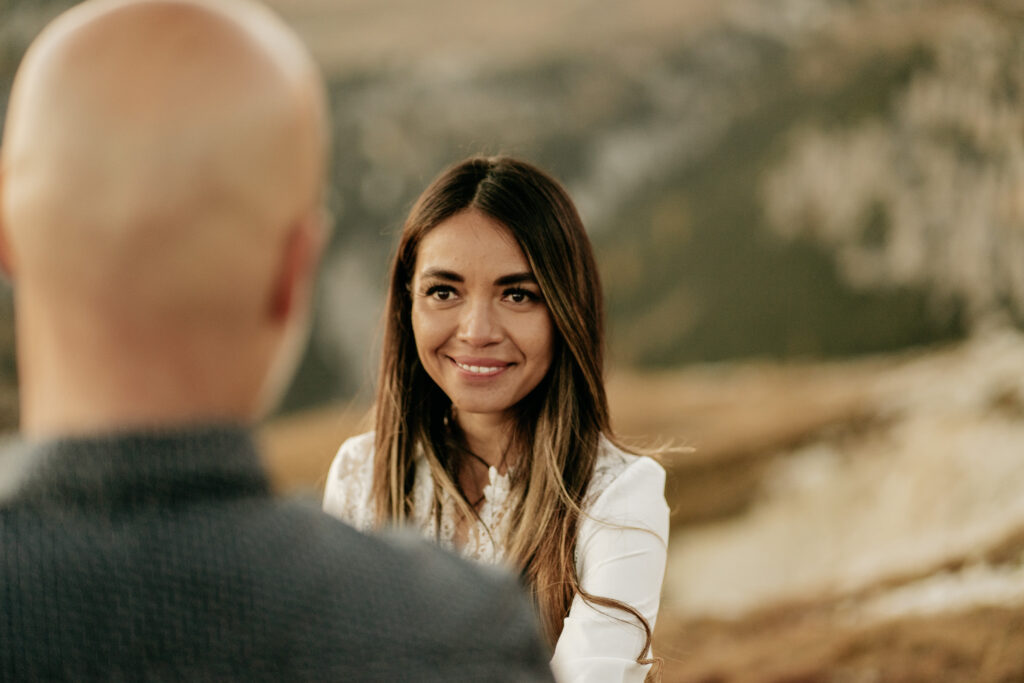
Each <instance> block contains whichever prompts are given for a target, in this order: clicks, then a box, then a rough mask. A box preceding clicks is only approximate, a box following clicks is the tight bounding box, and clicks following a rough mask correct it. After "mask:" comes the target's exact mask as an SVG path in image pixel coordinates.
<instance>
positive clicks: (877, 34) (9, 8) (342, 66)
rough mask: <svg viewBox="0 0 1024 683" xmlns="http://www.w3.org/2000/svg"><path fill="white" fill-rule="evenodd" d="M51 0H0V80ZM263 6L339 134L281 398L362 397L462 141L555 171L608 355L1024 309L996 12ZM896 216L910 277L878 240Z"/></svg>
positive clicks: (854, 1)
mask: <svg viewBox="0 0 1024 683" xmlns="http://www.w3.org/2000/svg"><path fill="white" fill-rule="evenodd" d="M67 4H68V3H67V2H63V1H54V0H51V1H50V2H47V1H46V0H40V1H39V2H31V3H30V2H25V1H24V0H5V4H4V5H3V9H2V11H3V14H4V21H3V22H0V26H2V28H0V31H2V35H3V39H4V40H3V41H2V42H3V44H4V55H5V56H4V58H3V62H2V66H3V70H4V71H5V73H4V74H0V77H2V78H7V79H8V80H9V75H10V74H9V71H10V69H11V68H13V64H14V61H15V60H14V56H15V55H17V54H20V50H22V49H24V46H25V45H26V44H27V42H28V40H29V39H30V38H31V36H32V35H33V34H34V32H35V30H38V27H39V26H40V25H41V24H42V22H43V21H44V20H45V18H46V17H48V16H50V15H52V14H53V13H54V12H55V11H57V9H59V8H60V7H62V6H65V5H67ZM272 5H273V6H274V7H275V8H276V9H278V10H279V11H280V12H281V13H282V15H283V16H284V17H285V19H286V20H288V21H290V22H291V23H292V24H293V25H294V26H296V27H297V29H298V30H299V31H300V33H302V35H303V36H304V37H305V38H306V39H307V40H308V41H309V42H310V44H311V45H312V47H313V50H314V52H315V54H316V55H317V56H318V58H319V59H320V60H321V61H322V62H323V64H324V66H325V70H326V71H327V73H328V76H329V81H330V91H331V99H332V104H333V121H334V127H335V131H334V132H335V137H334V160H335V161H334V168H333V175H332V180H331V187H330V189H331V197H330V203H331V208H332V211H333V213H334V216H335V221H336V226H337V229H336V231H335V233H334V237H333V241H332V244H331V245H330V250H329V253H328V254H327V257H326V259H325V264H324V266H325V267H324V271H323V275H322V278H321V287H320V291H319V296H318V301H317V306H318V311H317V318H316V326H315V330H314V334H313V338H312V343H311V345H310V349H309V352H308V353H307V356H306V358H305V360H304V362H303V364H302V368H301V370H300V373H299V376H298V378H297V380H296V382H295V385H294V387H293V389H292V391H291V393H290V395H289V397H288V400H287V404H286V408H289V409H291V408H297V407H300V406H309V405H314V404H317V403H320V402H322V401H325V400H328V399H332V398H337V397H341V396H353V395H358V394H360V392H362V396H363V397H365V396H366V395H367V393H368V391H369V388H370V387H371V386H372V383H373V368H374V367H375V365H376V362H375V351H374V343H375V336H374V335H375V333H376V330H377V322H378V320H379V315H380V310H381V305H382V302H383V288H384V285H385V277H384V272H385V270H386V267H387V262H388V257H389V253H390V250H391V247H392V245H393V243H394V240H395V236H396V233H397V232H398V230H399V228H400V226H401V221H402V219H403V216H404V214H405V212H406V211H407V209H408V207H409V206H410V204H411V202H412V201H413V199H414V198H415V196H416V195H417V194H418V193H419V192H420V191H421V190H422V188H423V187H424V186H425V185H426V184H427V182H428V181H429V180H430V179H431V178H432V177H433V176H434V175H435V174H436V173H437V172H438V171H439V170H440V169H441V168H443V167H444V166H445V165H447V164H449V163H451V162H452V161H455V160H457V159H459V158H461V157H463V156H466V155H468V154H472V153H480V152H482V153H496V152H508V153H513V154H518V155H521V156H525V157H527V158H529V159H531V160H534V161H535V162H537V163H538V164H540V165H542V166H544V167H546V168H548V169H550V170H551V171H552V172H553V173H554V174H555V175H557V176H558V177H559V178H561V179H562V180H563V181H564V182H565V183H566V185H567V186H568V187H569V189H570V192H571V193H572V194H573V196H574V198H575V199H576V201H577V203H578V205H579V207H580V211H581V214H582V215H583V218H584V220H585V222H586V224H587V226H588V228H589V230H590V232H591V235H592V238H593V240H594V242H595V245H596V248H597V251H598V256H599V261H600V265H601V268H602V273H603V279H604V282H605V289H606V292H607V296H608V307H609V314H610V315H609V328H610V330H609V332H610V336H611V352H612V357H613V359H614V360H615V361H616V362H617V363H623V364H628V365H634V366H639V367H654V366H658V367H663V366H673V365H678V364H681V363H689V362H703V361H709V360H723V359H732V358H741V357H750V356H757V357H775V358H820V357H830V356H843V355H853V354H862V353H871V352H878V351H884V350H893V349H900V348H907V347H911V346H914V345H919V344H927V343H933V342H936V341H940V340H948V339H952V338H959V337H962V336H964V335H966V334H968V333H969V331H970V330H971V329H972V328H973V327H974V326H975V325H976V324H977V323H978V321H979V320H987V319H988V318H989V317H991V315H992V314H993V313H995V314H1002V313H1006V314H1008V315H1010V316H1011V318H1013V319H1015V320H1019V319H1020V316H1019V312H1018V311H1017V309H1018V308H1019V305H1018V303H1017V302H1018V301H1024V298H1022V297H1021V296H1020V295H1018V294H1016V292H1017V291H1018V290H1020V289H1022V288H1024V275H1022V274H1021V273H1019V272H1018V271H1017V270H1016V269H1014V268H1012V267H1010V266H1009V265H1008V264H1012V263H1014V262H1016V261H1015V259H1014V258H1013V257H1012V255H1013V254H1016V253H1017V251H1018V250H1021V249H1024V246H1021V247H1018V246H1017V245H1018V242H1017V240H1016V238H1015V237H1013V236H1014V235H1016V234H1017V233H1018V232H1020V225H1021V224H1022V220H1021V216H1024V211H1022V210H1019V209H1018V208H1017V206H1018V203H1015V202H1014V201H1013V200H1012V199H1011V197H1012V196H1014V188H1015V187H1016V185H1015V183H1016V178H1017V176H1018V175H1019V171H1018V167H1019V165H1018V162H1017V161H1016V160H1017V158H1018V156H1017V153H1016V152H1015V151H1013V150H1016V149H1017V148H1018V147H1020V148H1024V142H1022V138H1024V132H1022V129H1021V127H1020V126H1017V127H1016V128H1014V127H1013V126H1012V125H1010V123H1007V122H1011V123H1012V120H1013V119H1012V115H1013V112H1015V111H1019V104H1020V102H1019V99H1020V97H1021V95H1020V92H1021V88H1020V84H1019V82H1018V80H1019V79H1018V71H1019V70H1020V69H1019V64H1020V63H1021V60H1020V59H1019V55H1020V51H1021V39H1020V38H1018V36H1021V35H1024V31H1021V30H1020V29H1021V28H1024V13H1022V12H1021V10H1020V9H1019V8H1018V7H1017V6H1016V5H1015V4H1014V3H1011V2H1000V1H997V0H985V1H982V2H975V1H974V0H904V1H901V2H898V3H893V2H885V1H883V0H779V1H778V2H774V3H764V2H761V1H760V0H723V1H722V2H708V1H700V2H698V1H696V0H690V1H688V2H670V1H667V0H664V1H654V0H643V1H642V2H638V3H630V4H629V5H622V6H619V5H615V4H614V3H605V2H599V1H597V0H577V1H575V2H571V3H558V4H554V5H552V4H550V3H547V4H545V3H541V2H540V0H529V1H528V2H525V3H486V4H478V5H472V6H469V5H465V4H463V3H456V2H454V1H451V0H439V1H438V2H432V3H414V2H411V0H386V1H384V2H379V3H371V2H369V0H346V1H344V2H342V1H338V2H327V1H326V0H275V1H274V2H272ZM958 55H965V57H964V60H963V61H964V63H965V64H967V66H965V67H964V69H961V70H960V71H957V70H956V68H955V64H956V63H957V56H958ZM968 67H969V68H968ZM978 74H980V75H986V74H987V76H986V78H983V79H979V78H974V75H978ZM1000 74H1003V75H1000ZM972 79H973V80H972ZM2 82H3V81H0V83H2ZM971 84H973V85H971ZM929 92H940V93H945V94H944V95H943V97H931V98H929V97H926V96H925V95H927V93H929ZM920 93H924V94H925V95H922V94H920ZM961 95H963V97H961ZM968 95H969V96H970V97H968ZM960 100H964V101H966V102H968V104H969V107H967V106H962V107H960V109H956V108H955V107H953V108H951V107H952V105H950V104H949V102H953V103H956V102H958V101H960ZM914 102H917V103H919V104H915V105H914V106H911V104H908V103H914ZM931 102H935V104H934V105H932V104H929V103H931ZM915 107H916V108H915ZM932 109H934V111H935V112H936V113H935V115H934V116H931V118H929V117H928V116H924V115H919V113H915V112H920V111H926V112H927V111H931V110H932ZM944 112H945V113H944ZM958 112H959V113H958ZM978 121H981V122H982V123H981V124H980V125H981V128H980V129H979V124H978ZM986 126H987V128H986ZM988 129H992V130H995V131H997V133H998V134H994V135H990V136H989V138H984V140H987V141H988V143H987V144H984V145H981V146H977V145H974V146H966V147H965V144H964V142H963V141H964V140H968V141H969V140H976V139H978V132H977V131H978V130H988ZM972 136H973V137H972ZM872 141H875V142H872ZM878 141H881V142H878ZM972 144H973V143H972ZM872 145H874V146H872ZM872 150H877V151H878V155H877V156H878V157H879V158H874V157H873V156H872ZM872 159H873V162H872V161H871V160H872ZM936 159H938V160H939V161H938V162H936ZM869 162H870V163H869ZM1021 175H1024V174H1021ZM944 178H951V179H952V180H950V181H945V180H943V179H944ZM958 178H963V179H965V182H963V183H958V182H956V179H958ZM915 179H920V182H919V183H918V185H920V186H923V187H925V188H926V190H927V191H922V190H920V189H919V188H918V185H915V183H917V182H918V181H917V180H915ZM869 180H870V181H872V182H868V181H869ZM967 181H969V182H967ZM915 188H918V189H915ZM943 198H945V199H944V201H945V203H941V202H939V201H938V199H943ZM972 207H974V209H972ZM992 207H994V208H992ZM969 217H970V218H972V219H971V220H966V218H969ZM904 226H906V227H904ZM930 226H935V227H930ZM908 234H910V235H915V236H916V237H915V239H914V240H909V243H910V247H909V251H910V252H912V254H914V258H916V263H918V265H917V266H915V267H914V268H910V269H908V268H907V267H906V265H905V264H906V263H907V261H906V259H905V258H904V257H900V258H894V257H893V254H905V253H907V251H908V246H907V243H908V239H907V238H906V235H908ZM972 235H974V236H979V237H977V238H974V237H972ZM1022 245H1024V243H1022ZM851 254H852V256H851ZM1019 260H1020V261H1021V262H1024V258H1022V259H1019ZM929 264H930V265H929ZM964 264H966V265H964ZM986 264H993V265H992V266H991V267H987V265H986ZM960 265H963V266H964V267H959V266H960ZM865 273H866V274H867V275H865ZM946 273H948V274H949V276H948V277H947V276H946V275H945V274H946ZM979 291H983V292H986V294H985V295H984V296H979V295H978V294H977V292H979ZM979 301H982V302H984V305H979V304H978V303H977V302H979Z"/></svg>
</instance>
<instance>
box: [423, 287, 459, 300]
mask: <svg viewBox="0 0 1024 683" xmlns="http://www.w3.org/2000/svg"><path fill="white" fill-rule="evenodd" d="M454 294H455V290H454V289H452V288H451V287H449V286H447V285H434V286H433V287H430V288H428V289H427V291H426V296H427V297H429V298H431V299H435V300H437V301H448V300H449V299H451V298H452V296H453V295H454Z"/></svg>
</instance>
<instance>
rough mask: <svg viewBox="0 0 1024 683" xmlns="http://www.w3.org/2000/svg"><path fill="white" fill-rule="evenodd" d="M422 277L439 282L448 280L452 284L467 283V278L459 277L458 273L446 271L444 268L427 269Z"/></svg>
mask: <svg viewBox="0 0 1024 683" xmlns="http://www.w3.org/2000/svg"><path fill="white" fill-rule="evenodd" d="M420 277H423V278H428V277H429V278H435V279H437V280H448V281H450V282H465V281H466V280H465V278H464V277H462V276H461V275H459V274H458V273H456V272H454V271H451V270H445V269H444V268H427V269H426V270H424V271H423V272H422V273H420Z"/></svg>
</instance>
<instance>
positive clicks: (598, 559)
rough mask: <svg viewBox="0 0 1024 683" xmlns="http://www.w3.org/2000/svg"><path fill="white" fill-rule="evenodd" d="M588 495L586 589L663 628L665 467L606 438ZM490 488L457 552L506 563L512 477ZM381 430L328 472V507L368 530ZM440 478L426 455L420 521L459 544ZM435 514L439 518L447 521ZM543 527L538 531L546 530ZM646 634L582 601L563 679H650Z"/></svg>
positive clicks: (415, 517)
mask: <svg viewBox="0 0 1024 683" xmlns="http://www.w3.org/2000/svg"><path fill="white" fill-rule="evenodd" d="M599 449H600V450H599V451H598V455H597V462H596V463H595V466H594V474H593V478H592V479H591V481H590V486H589V487H588V491H587V494H586V496H585V498H584V501H583V513H584V514H583V516H582V517H581V518H580V523H579V530H578V532H577V536H576V541H577V542H576V557H575V560H576V570H577V573H578V575H579V580H580V586H581V588H582V589H583V590H584V591H587V592H590V593H593V594H596V595H601V596H603V597H607V598H612V599H614V600H619V601H621V602H624V603H626V604H627V605H630V606H632V607H634V608H635V609H637V610H638V611H639V612H640V613H641V614H642V615H643V616H644V618H645V619H646V620H647V622H648V623H649V624H650V625H651V627H653V626H654V624H655V620H656V619H657V616H658V604H659V600H660V595H661V583H662V579H663V578H664V572H665V561H666V558H667V552H668V531H669V511H668V505H667V504H666V502H665V470H664V469H662V467H661V466H660V465H658V464H657V463H656V462H654V461H653V460H651V459H650V458H644V457H639V456H635V455H630V454H628V453H623V452H622V451H620V450H618V449H617V448H615V446H613V445H612V444H611V443H610V442H609V441H607V440H606V439H602V440H601V443H600V446H599ZM488 477H489V479H490V481H489V483H488V484H487V486H486V487H484V491H483V493H484V500H483V504H482V506H481V508H480V511H479V516H480V520H479V521H478V522H476V523H475V524H473V525H472V526H471V527H470V528H469V529H468V532H467V533H466V543H465V544H464V545H463V546H462V547H461V548H458V549H457V550H458V552H459V553H461V554H462V555H463V556H465V557H468V558H472V559H474V560H477V561H479V562H483V563H487V564H499V563H503V562H504V560H505V558H504V553H503V549H504V547H505V542H506V541H507V540H508V535H509V531H510V529H509V525H510V522H511V519H510V518H511V509H512V506H513V503H514V501H513V500H512V497H511V478H510V477H509V475H507V474H505V475H501V474H499V473H498V471H497V470H496V469H494V468H491V469H490V470H489V471H488ZM372 483H373V434H372V433H370V434H363V435H362V436H357V437H355V438H353V439H349V440H348V441H346V442H345V443H344V444H343V445H342V447H341V450H340V451H339V452H338V455H337V457H336V458H335V460H334V463H333V464H332V465H331V472H330V474H329V475H328V480H327V489H326V491H325V492H324V509H325V510H326V511H327V512H329V513H331V514H333V515H336V516H338V517H341V518H342V519H344V520H346V521H348V522H349V523H351V524H353V525H355V526H356V527H358V528H360V529H364V530H365V529H370V528H372V527H373V524H374V520H373V518H372V510H373V509H374V508H373V505H372V500H371V493H372ZM434 496H435V493H434V482H433V478H432V476H431V473H430V468H429V466H428V465H427V462H426V459H425V458H420V459H419V460H417V462H416V472H415V474H414V478H413V490H412V498H413V509H412V511H411V517H412V519H411V523H412V525H413V526H415V527H416V528H418V529H419V531H420V532H421V533H422V534H423V535H424V536H427V537H428V538H433V539H436V540H437V541H438V542H439V543H440V544H441V545H443V546H446V547H448V548H450V549H453V550H456V548H455V537H456V533H457V524H458V512H457V508H456V505H455V501H454V500H453V499H452V497H451V496H450V495H448V494H446V493H442V494H441V498H442V499H441V500H440V514H439V515H436V516H435V515H434V514H433V512H434V511H433V505H434ZM436 520H440V521H439V522H438V521H436ZM540 532H541V530H538V533H540ZM643 646H644V632H643V630H642V629H641V628H640V627H639V625H638V624H635V623H633V622H632V621H631V620H630V619H628V618H621V617H620V616H619V615H616V614H609V613H608V611H607V610H605V609H598V608H595V607H594V606H593V605H591V604H590V603H587V602H586V601H584V600H583V599H582V598H581V597H580V596H579V595H578V594H577V595H576V596H575V597H574V598H573V601H572V606H571V607H570V609H569V614H568V615H567V616H566V618H565V621H564V623H563V628H562V635H561V636H559V638H558V642H557V643H556V645H555V652H554V655H553V656H552V658H551V668H552V670H553V671H554V673H555V678H556V680H557V681H559V683H612V682H613V681H614V682H615V683H625V682H628V683H641V682H642V681H643V680H644V677H645V676H646V674H647V671H648V669H649V666H648V665H643V664H639V663H637V661H636V657H637V653H639V652H640V651H641V649H642V648H643Z"/></svg>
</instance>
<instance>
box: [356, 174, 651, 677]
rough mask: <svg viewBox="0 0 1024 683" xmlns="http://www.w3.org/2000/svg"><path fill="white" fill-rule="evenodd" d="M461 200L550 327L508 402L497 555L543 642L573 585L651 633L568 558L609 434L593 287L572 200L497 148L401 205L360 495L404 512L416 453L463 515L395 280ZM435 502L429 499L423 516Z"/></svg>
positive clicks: (448, 451) (449, 449)
mask: <svg viewBox="0 0 1024 683" xmlns="http://www.w3.org/2000/svg"><path fill="white" fill-rule="evenodd" d="M466 209H475V210H477V211H480V212H482V213H484V214H486V215H487V216H489V217H490V218H492V219H494V220H496V221H498V222H499V223H501V224H502V225H504V226H505V227H506V228H508V230H509V231H510V232H511V233H512V235H513V236H514V237H515V240H516V242H517V243H518V244H519V247H520V248H521V249H522V251H523V254H524V255H525V256H526V260H527V262H528V263H529V265H530V268H531V270H532V271H533V274H534V277H535V278H536V280H537V284H538V286H539V288H540V290H541V293H542V295H543V299H544V301H545V303H546V305H547V307H548V311H549V312H550V315H551V319H552V322H553V326H554V328H555V330H556V333H555V348H554V350H553V355H552V361H551V367H550V368H549V370H548V372H547V375H546V376H545V378H544V379H543V380H542V381H541V383H540V384H539V385H538V386H537V388H536V389H534V390H533V391H532V392H531V393H530V394H529V395H528V396H527V397H526V398H524V399H523V400H522V401H521V402H520V403H519V404H518V405H517V406H516V413H517V419H516V420H515V425H514V427H513V434H512V440H511V445H510V459H511V461H512V462H515V463H517V466H516V468H515V469H514V470H513V471H512V488H513V491H514V492H516V493H517V496H516V500H517V503H516V505H515V507H514V509H513V510H512V522H511V530H512V531H511V534H510V538H509V540H508V545H507V547H506V548H505V549H504V550H505V555H506V557H507V558H508V559H509V560H510V561H511V562H512V563H514V564H515V565H516V566H517V567H519V569H520V570H521V571H522V575H523V577H524V579H525V582H526V585H527V587H528V589H529V591H530V593H531V594H532V596H533V598H534V600H535V602H536V605H537V608H538V611H539V613H540V618H541V622H542V624H543V626H544V629H545V632H546V634H547V637H548V639H549V641H550V643H551V644H552V645H554V643H555V641H556V640H557V639H558V636H559V635H560V633H561V630H562V624H563V620H564V618H565V616H566V615H567V614H568V612H569V607H570V605H571V603H572V600H573V596H574V595H576V594H579V595H580V596H581V597H583V598H584V599H585V600H587V601H589V602H591V603H593V604H597V605H602V606H606V607H612V608H617V609H620V610H624V611H625V612H628V613H629V614H630V615H632V617H634V618H635V619H636V620H637V621H638V625H639V627H641V628H642V629H643V630H644V632H645V634H646V644H645V646H644V649H643V651H642V652H641V653H640V655H639V656H638V657H637V661H639V662H641V663H649V662H650V661H651V660H648V659H644V657H646V654H647V652H648V649H649V646H650V641H651V629H650V625H649V624H648V623H647V621H646V620H645V619H644V617H643V616H642V615H641V614H640V613H639V612H638V611H637V610H636V609H635V608H633V607H632V606H630V605H627V604H625V603H622V602H620V601H617V600H612V599H609V598H603V597H600V596H594V595H590V594H588V593H586V592H584V591H583V590H582V589H581V587H580V584H579V577H578V576H577V574H576V565H575V562H574V555H575V548H576V536H577V529H578V526H579V521H580V517H581V515H582V514H584V513H583V511H582V509H581V507H582V505H583V501H584V497H585V496H586V494H587V487H588V484H589V483H590V480H591V477H592V476H593V473H594V463H595V460H596V459H597V453H598V446H599V443H600V439H601V436H602V435H605V436H606V437H611V435H612V432H611V425H610V423H609V416H608V402H607V399H606V397H605V391H604V381H603V361H604V325H603V322H604V321H603V317H604V314H603V305H602V298H601V285H600V282H599V278H598V271H597V264H596V262H595V260H594V254H593V249H592V248H591V245H590V240H589V239H588V237H587V234H586V231H585V230H584V228H583V224H582V222H581V221H580V218H579V214H578V213H577V211H576V207H575V206H574V205H573V203H572V201H571V200H570V199H569V196H568V194H567V193H566V192H565V190H564V189H563V188H562V187H561V185H559V183H558V182H557V181H555V180H554V179H553V178H551V177H550V176H548V175H547V174H546V173H544V172H543V171H541V170H540V169H538V168H536V167H534V166H532V165H530V164H527V163H525V162H522V161H518V160H516V159H512V158H509V157H473V158H470V159H467V160H465V161H463V162H461V163H459V164H456V165H455V166H452V167H451V168H449V169H448V170H447V171H445V172H443V173H442V174H441V175H440V176H439V177H438V178H437V179H436V180H434V182H433V183H432V184H431V185H430V186H429V187H428V188H427V189H426V190H425V191H424V192H423V194H422V195H421V196H420V198H419V199H418V200H417V202H416V204H415V205H414V206H413V209H412V211H411V212H410V214H409V217H408V219H407V220H406V222H405V226H404V228H403V230H402V235H401V239H400V241H399V244H398V250H397V251H396V253H395V257H394V261H393V263H392V266H391V282H390V288H389V291H388V300H387V311H386V318H385V323H384V339H383V349H382V357H381V367H380V379H379V385H378V389H377V405H376V429H377V433H376V442H375V448H376V455H375V461H374V484H373V486H374V490H373V493H374V499H375V501H376V506H377V509H376V513H377V517H378V520H379V521H380V522H381V523H396V524H401V523H402V522H404V521H405V520H406V519H407V517H408V515H409V514H410V511H411V509H412V500H411V492H412V484H413V475H414V460H415V457H416V454H417V452H420V453H422V454H423V455H424V456H425V457H426V460H427V462H428V463H429V464H430V468H431V473H432V474H433V476H434V482H435V502H436V501H438V500H440V495H441V492H442V491H443V490H446V491H448V492H449V493H451V494H454V497H455V500H456V501H457V502H458V504H459V506H460V509H461V510H462V511H463V513H464V514H467V515H469V518H470V519H473V518H475V517H476V513H475V511H473V510H472V507H471V506H470V505H469V502H468V501H467V500H466V498H465V496H464V495H463V494H462V492H461V489H460V487H459V485H458V483H457V481H458V479H457V472H458V458H459V450H460V449H459V448H457V447H453V446H452V439H451V434H450V430H449V428H448V426H447V424H448V423H447V417H448V415H449V414H450V409H451V401H450V400H449V399H448V397H447V396H446V395H445V394H444V392H443V391H441V389H440V388H439V387H438V386H437V385H436V384H435V383H434V382H433V380H431V378H430V377H429V376H428V375H427V373H426V371H425V370H424V368H423V366H422V365H421V364H420V361H419V358H418V356H417V353H416V343H415V340H414V337H413V330H412V319H411V310H412V300H411V297H410V293H409V286H410V283H411V281H412V277H413V272H414V269H415V267H416V254H417V249H418V247H419V244H420V242H421V240H422V239H423V237H424V235H426V234H427V232H429V231H430V230H431V229H433V228H434V227H435V226H437V225H438V224H439V223H441V222H442V221H444V220H445V219H447V218H449V217H451V216H453V215H455V214H457V213H459V212H461V211H464V210H466ZM438 509H439V506H437V505H436V504H435V514H437V511H438Z"/></svg>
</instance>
